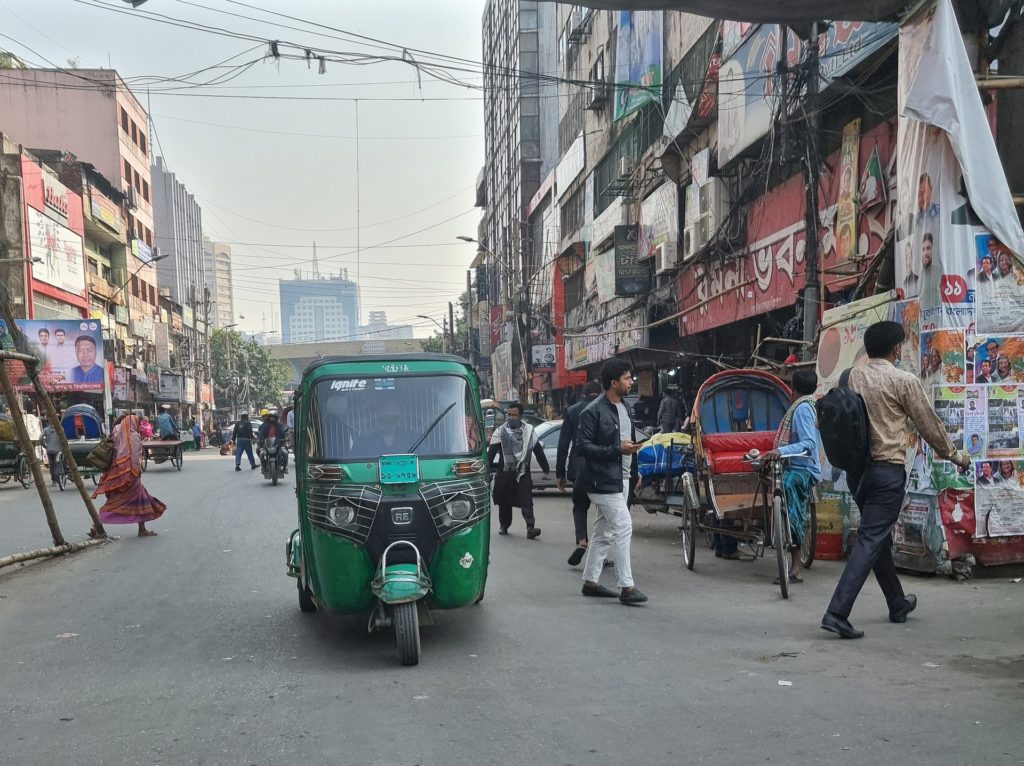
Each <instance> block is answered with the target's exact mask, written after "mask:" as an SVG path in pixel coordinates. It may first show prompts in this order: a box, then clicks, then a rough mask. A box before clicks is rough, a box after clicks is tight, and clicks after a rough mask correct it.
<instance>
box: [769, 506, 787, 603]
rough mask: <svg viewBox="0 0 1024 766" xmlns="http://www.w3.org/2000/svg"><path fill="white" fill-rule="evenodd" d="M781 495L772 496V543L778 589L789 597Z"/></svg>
mask: <svg viewBox="0 0 1024 766" xmlns="http://www.w3.org/2000/svg"><path fill="white" fill-rule="evenodd" d="M782 523H783V522H782V497H781V496H780V495H775V496H773V497H772V545H774V546H775V560H776V562H777V563H778V565H779V590H781V591H782V597H783V598H789V550H788V549H787V547H786V541H785V539H784V538H783V534H782Z"/></svg>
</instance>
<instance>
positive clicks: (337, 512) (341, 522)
mask: <svg viewBox="0 0 1024 766" xmlns="http://www.w3.org/2000/svg"><path fill="white" fill-rule="evenodd" d="M327 515H328V517H329V518H330V520H331V523H332V524H334V526H336V527H347V526H348V525H349V524H351V523H352V522H353V521H355V520H356V509H355V508H353V507H352V506H351V505H349V504H348V503H338V504H337V505H335V506H332V507H331V509H330V511H328V514H327Z"/></svg>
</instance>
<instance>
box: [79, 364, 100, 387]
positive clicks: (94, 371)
mask: <svg viewBox="0 0 1024 766" xmlns="http://www.w3.org/2000/svg"><path fill="white" fill-rule="evenodd" d="M71 382H72V383H102V382H103V368H102V367H100V366H99V365H98V364H97V365H93V367H92V368H91V369H90V370H89V371H88V372H86V371H85V370H83V369H82V366H81V365H78V366H77V367H74V368H72V370H71Z"/></svg>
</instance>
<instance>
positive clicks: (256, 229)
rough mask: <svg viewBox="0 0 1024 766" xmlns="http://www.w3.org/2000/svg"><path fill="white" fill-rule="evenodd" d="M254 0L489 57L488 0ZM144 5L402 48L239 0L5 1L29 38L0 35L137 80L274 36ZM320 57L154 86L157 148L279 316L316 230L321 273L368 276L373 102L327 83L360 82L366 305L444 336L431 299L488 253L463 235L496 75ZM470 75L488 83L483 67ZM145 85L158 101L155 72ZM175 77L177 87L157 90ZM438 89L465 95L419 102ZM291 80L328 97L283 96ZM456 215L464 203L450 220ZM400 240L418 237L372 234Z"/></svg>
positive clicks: (240, 276) (320, 40)
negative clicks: (281, 292) (444, 77)
mask: <svg viewBox="0 0 1024 766" xmlns="http://www.w3.org/2000/svg"><path fill="white" fill-rule="evenodd" d="M245 2H246V3H247V4H248V5H250V6H258V7H259V8H260V9H262V10H264V11H268V10H269V11H276V12H278V13H283V14H287V15H290V16H294V17H298V18H301V19H305V20H309V21H312V22H315V23H318V24H323V25H327V26H331V27H335V28H338V29H343V30H345V31H348V32H354V33H357V34H361V35H366V36H369V37H373V38H378V39H380V40H384V41H387V42H391V43H397V44H398V45H400V46H404V47H410V48H419V49H423V50H426V51H431V52H436V53H442V54H445V55H449V56H454V57H460V58H464V59H470V60H472V61H474V62H475V61H479V60H480V57H481V53H480V18H481V14H482V13H483V3H482V1H481V0H430V2H415V1H413V0H405V1H396V0H373V1H372V2H367V1H366V0H337V1H334V0H320V1H318V2H314V1H313V0H245ZM99 5H106V6H107V8H110V9H115V10H114V11H112V10H104V9H103V8H100V7H97V6H99ZM199 6H203V7H199ZM115 11H116V12H115ZM125 11H127V12H125ZM140 11H149V12H151V13H159V14H163V15H165V16H168V17H172V18H174V19H185V20H189V21H193V22H198V23H201V24H205V25H208V26H214V27H220V28H222V29H225V30H229V31H231V32H237V33H244V34H247V35H253V36H256V37H258V38H259V39H260V40H261V41H262V40H272V39H276V40H286V41H291V42H294V43H298V44H300V45H301V46H304V47H310V48H313V49H319V50H323V49H329V50H332V51H337V52H358V53H361V54H367V53H370V54H381V55H396V51H393V50H382V49H381V48H370V47H367V45H366V44H359V43H357V42H354V41H352V40H346V39H337V38H338V37H341V36H342V35H340V34H339V33H338V32H333V31H330V30H325V29H316V28H315V27H310V26H309V25H307V24H304V23H301V22H297V21H292V20H288V19H283V18H280V17H274V16H269V15H267V14H265V13H262V12H261V11H257V10H253V9H252V8H247V7H244V6H243V5H240V4H238V3H231V2H229V0H195V2H194V3H193V2H191V0H148V2H147V3H146V4H145V5H143V6H141V7H140V8H139V9H138V10H137V11H132V10H131V6H130V5H128V4H126V3H124V2H121V0H0V33H2V34H5V35H9V36H10V37H13V38H15V39H16V40H18V41H19V43H22V45H18V44H15V43H12V42H10V41H9V40H7V39H3V38H0V49H10V50H12V51H13V52H15V53H17V54H19V55H22V56H24V58H26V59H27V60H28V61H30V62H32V63H41V64H45V62H43V61H42V60H41V57H45V58H46V59H49V60H50V61H52V62H54V63H56V64H59V65H62V66H64V65H66V63H67V60H68V59H69V58H72V57H77V58H78V59H80V66H81V67H83V68H85V67H104V68H105V67H107V66H108V60H109V64H110V65H112V66H113V67H114V68H115V69H117V70H118V72H119V73H120V74H121V75H122V77H125V78H126V79H130V78H138V77H145V76H158V77H162V78H166V77H179V76H181V75H185V74H189V73H192V72H195V71H196V70H200V69H204V68H206V67H209V66H212V65H215V64H220V63H221V62H223V61H224V60H225V59H228V58H229V57H232V56H236V58H234V59H232V61H231V62H229V63H228V64H227V65H225V68H222V69H217V70H211V71H208V72H205V73H203V74H201V75H197V76H195V77H193V78H191V79H192V80H193V81H202V80H206V79H209V78H211V77H213V76H216V75H217V74H223V75H225V76H228V75H231V74H233V73H234V72H233V70H232V69H230V68H228V67H235V66H236V65H238V64H243V63H247V62H251V61H253V60H254V59H258V58H259V57H260V56H262V55H263V54H265V53H266V52H267V49H268V46H267V45H266V44H265V43H261V42H259V41H250V40H243V39H232V38H230V37H225V36H221V35H214V34H208V33H206V32H200V31H193V30H187V29H181V28H178V27H174V26H170V25H168V24H164V23H158V22H155V21H148V20H145V19H144V18H143V17H142V15H141V14H140V13H139V12H140ZM218 11H225V12H227V13H228V14H239V15H242V16H249V17H253V18H254V19H256V18H259V19H263V20H265V23H261V22H259V21H253V20H248V19H244V18H238V17H237V16H230V15H226V14H225V13H220V12H218ZM284 25H290V26H293V27H299V28H301V30H295V29H287V28H284ZM23 46H28V48H31V49H32V50H34V51H36V54H33V53H32V52H30V51H29V50H28V49H26V48H25V47H23ZM282 50H283V51H287V52H290V53H295V52H296V51H295V50H294V49H292V48H286V47H284V46H282ZM245 51H249V52H248V53H245ZM37 54H38V55H37ZM335 55H336V54H335ZM397 55H400V52H397ZM413 56H414V57H416V58H422V55H421V54H418V53H415V54H413ZM317 69H318V64H317V63H316V62H313V63H312V64H311V65H310V66H309V67H307V64H306V62H305V61H297V60H281V61H278V62H275V61H272V60H266V61H261V62H258V63H256V64H254V65H253V66H252V67H251V68H250V69H249V70H248V71H245V72H242V73H240V74H238V76H237V77H235V78H234V79H232V80H231V81H230V82H229V83H227V82H226V83H223V84H220V85H212V86H207V87H201V88H196V87H191V88H189V87H185V86H182V85H179V84H177V83H167V82H166V81H165V82H161V83H158V84H153V85H152V86H151V87H150V94H149V96H148V98H149V99H150V103H151V114H152V117H153V120H154V122H155V126H156V134H157V135H156V140H155V141H154V143H155V144H156V150H157V152H158V153H162V154H163V155H164V157H165V159H166V161H167V163H168V165H169V167H170V169H171V170H173V171H174V172H176V173H177V174H178V177H179V179H180V180H181V181H183V182H184V183H185V184H186V185H187V187H188V188H189V190H190V191H191V192H192V193H193V194H195V195H196V197H197V198H198V200H199V202H200V204H201V205H202V208H203V226H204V229H205V231H206V233H207V235H208V236H210V237H212V238H213V239H216V240H220V241H224V242H228V243H231V246H232V250H233V252H234V256H235V260H234V268H235V313H236V321H238V322H239V324H240V327H241V328H242V329H248V330H251V331H257V332H258V331H262V330H271V329H278V327H279V323H280V317H279V316H278V312H279V308H278V298H277V279H278V277H284V278H289V277H291V276H292V271H293V270H294V269H303V270H304V271H307V272H308V271H309V270H310V269H311V263H310V261H311V258H312V243H313V242H314V241H316V242H317V252H318V256H319V267H320V272H321V273H325V272H328V271H330V272H335V273H336V272H337V271H338V270H340V269H343V268H345V269H348V271H349V276H350V277H354V276H355V272H356V256H355V254H354V253H353V252H351V251H353V250H354V249H355V245H356V142H355V140H354V136H355V114H356V106H355V103H354V102H353V101H341V100H323V99H328V98H333V99H337V98H345V99H356V98H358V99H360V102H359V126H360V136H361V141H360V151H359V159H360V179H361V183H360V185H361V194H360V197H361V200H362V205H361V207H362V210H361V221H362V233H361V244H362V246H363V251H362V257H361V277H362V279H361V282H362V295H363V305H362V308H363V316H362V318H361V321H363V322H365V321H366V318H367V317H366V315H367V312H368V311H370V310H386V311H387V313H388V319H389V321H391V322H403V323H404V322H409V323H413V324H415V325H417V331H416V334H417V335H423V336H425V335H429V334H430V331H429V330H428V328H430V329H431V330H432V329H433V325H432V324H431V323H429V322H425V321H424V320H421V319H416V318H415V316H416V315H417V314H427V315H431V316H433V317H435V318H436V319H437V320H438V321H440V320H441V317H442V314H443V313H444V312H446V311H447V304H448V301H450V300H455V298H457V297H458V295H459V294H460V293H461V292H462V290H464V289H465V282H466V267H467V265H468V264H469V262H470V261H471V260H472V258H473V255H474V252H475V246H474V245H470V244H464V243H460V242H458V241H457V240H456V239H455V238H456V236H458V235H460V234H463V235H468V236H475V235H476V226H477V222H478V220H479V217H480V216H479V212H477V211H474V210H473V203H474V198H475V194H474V188H473V187H474V184H475V181H476V176H477V173H478V172H479V170H480V167H481V166H482V164H483V136H482V133H483V110H482V98H481V94H480V91H479V90H470V89H468V88H464V87H460V86H457V85H452V84H447V83H439V82H437V81H436V80H434V79H433V78H431V77H429V76H428V75H426V74H424V75H423V78H422V83H423V84H422V89H421V88H420V87H419V86H418V85H417V82H416V81H417V73H416V70H415V69H413V68H412V67H410V66H408V65H405V64H401V63H398V62H383V63H369V64H345V63H340V62H337V63H336V62H328V63H327V64H326V69H327V71H326V73H325V74H323V75H321V74H318V71H317ZM453 74H455V75H456V76H457V77H458V78H459V79H461V80H463V81H465V82H467V83H471V84H472V85H476V86H478V85H479V84H480V75H479V72H454V73H453ZM132 87H133V90H134V91H135V93H136V95H137V96H138V97H139V98H140V100H142V102H143V103H146V100H147V93H146V88H145V87H144V86H138V85H133V86H132ZM168 88H177V89H176V90H174V91H171V92H164V93H160V92H158V91H167V89H168ZM172 93H173V94H176V95H172ZM228 95H241V96H246V97H247V98H227V97H226V96H228ZM421 95H422V96H423V97H424V98H425V99H431V98H434V99H452V100H439V101H420V100H419V98H420V96H421ZM207 96H216V97H207ZM252 96H261V97H274V98H259V99H257V98H251V97H252ZM282 96H287V97H292V98H294V97H300V96H301V97H312V98H315V99H320V100H283V99H280V98H277V97H282ZM374 99H388V100H374ZM394 99H408V100H404V101H403V100H394ZM161 149H162V152H161ZM83 159H88V158H83ZM428 206H429V207H428ZM447 219H453V220H450V221H449V222H447V223H442V222H443V221H446V220H447ZM385 222H386V223H385ZM428 227H429V228H428ZM420 230H423V231H420ZM414 232H419V233H414ZM157 234H158V236H163V233H162V232H157ZM407 235H411V236H407ZM399 238H401V239H399ZM389 240H398V241H396V242H395V243H394V244H395V245H401V247H381V248H372V247H371V246H372V245H374V244H377V243H384V242H387V241H389ZM237 243H248V244H237ZM272 310H273V316H274V317H276V319H277V326H274V325H272ZM237 315H244V317H245V319H239V318H238V317H237Z"/></svg>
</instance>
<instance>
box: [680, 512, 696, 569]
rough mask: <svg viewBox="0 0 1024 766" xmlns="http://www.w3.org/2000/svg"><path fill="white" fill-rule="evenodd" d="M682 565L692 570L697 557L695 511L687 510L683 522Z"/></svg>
mask: <svg viewBox="0 0 1024 766" xmlns="http://www.w3.org/2000/svg"><path fill="white" fill-rule="evenodd" d="M682 530H683V563H684V564H686V568H687V569H689V570H691V571H692V570H693V564H694V559H695V557H696V555H697V509H696V508H687V509H686V518H685V519H684V520H683V526H682Z"/></svg>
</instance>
